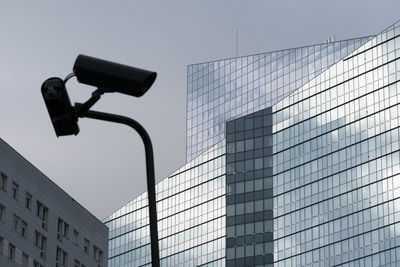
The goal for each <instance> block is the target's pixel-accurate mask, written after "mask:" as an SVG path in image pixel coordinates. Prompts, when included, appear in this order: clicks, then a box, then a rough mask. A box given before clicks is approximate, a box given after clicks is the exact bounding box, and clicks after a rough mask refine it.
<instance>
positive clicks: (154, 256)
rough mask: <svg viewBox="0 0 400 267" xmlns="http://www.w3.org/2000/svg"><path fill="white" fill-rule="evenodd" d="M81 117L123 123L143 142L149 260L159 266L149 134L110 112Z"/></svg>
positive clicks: (124, 118) (154, 191)
mask: <svg viewBox="0 0 400 267" xmlns="http://www.w3.org/2000/svg"><path fill="white" fill-rule="evenodd" d="M81 106H82V104H79V103H75V107H76V108H77V109H79V107H81ZM78 116H79V117H81V118H91V119H96V120H102V121H109V122H116V123H120V124H125V125H128V126H130V127H132V128H133V129H135V130H136V131H137V132H138V134H139V135H140V137H141V138H142V140H143V143H144V149H145V153H146V173H147V192H148V197H149V218H150V242H151V243H150V244H151V262H152V266H153V267H159V266H160V255H159V249H158V227H157V203H156V189H155V177H154V176H155V175H154V156H153V145H152V143H151V140H150V136H149V134H148V133H147V132H146V130H145V129H144V128H143V126H142V125H140V124H139V123H138V122H137V121H135V120H133V119H131V118H128V117H124V116H120V115H115V114H110V113H104V112H99V111H91V110H89V111H86V112H84V114H82V113H78Z"/></svg>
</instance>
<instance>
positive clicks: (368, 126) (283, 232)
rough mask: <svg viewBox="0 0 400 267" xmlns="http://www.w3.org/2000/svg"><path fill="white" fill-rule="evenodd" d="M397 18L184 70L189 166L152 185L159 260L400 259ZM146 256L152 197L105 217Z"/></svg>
mask: <svg viewBox="0 0 400 267" xmlns="http://www.w3.org/2000/svg"><path fill="white" fill-rule="evenodd" d="M399 81H400V22H397V23H396V24H394V25H392V26H391V27H389V28H388V29H386V30H385V31H383V32H382V33H380V34H378V35H376V36H371V37H365V38H359V39H353V40H345V41H338V42H330V43H325V44H320V45H314V46H307V47H301V48H295V49H288V50H282V51H277V52H271V53H264V54H258V55H252V56H245V57H239V58H234V59H226V60H219V61H214V62H208V63H201V64H195V65H190V66H189V67H188V123H187V157H188V160H190V161H188V163H187V164H186V165H185V166H183V167H182V168H180V169H179V170H178V171H176V172H175V173H173V174H172V175H170V176H169V177H167V178H165V179H164V180H162V181H161V182H160V183H159V184H158V185H157V187H156V192H157V202H158V204H157V205H158V206H157V209H158V219H159V238H160V241H159V242H160V254H161V255H160V256H161V265H162V266H229V267H231V266H233V267H235V266H237V267H239V266H240V267H242V266H257V267H260V266H279V267H281V266H282V267H283V266H284V267H286V266H398V265H399V264H400V262H399V259H400V209H399V207H400V178H399V177H400V176H399V174H400V160H399V158H400V157H399V155H400V154H399V147H400V139H399V125H400V105H398V103H399V102H400V94H399V93H398V92H399V91H400V90H399V89H400V87H399V86H400V82H399ZM104 222H105V224H106V225H107V226H108V227H109V229H110V240H109V266H110V267H114V266H151V263H150V261H151V258H150V246H149V241H150V238H149V227H148V214H147V194H146V193H143V194H142V195H140V196H139V197H137V198H136V199H134V200H133V201H131V202H130V203H128V204H127V205H125V206H124V207H122V208H121V209H119V210H118V211H116V212H115V213H114V214H112V215H110V216H109V217H108V218H106V219H105V220H104Z"/></svg>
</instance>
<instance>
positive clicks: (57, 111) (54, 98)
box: [41, 77, 79, 137]
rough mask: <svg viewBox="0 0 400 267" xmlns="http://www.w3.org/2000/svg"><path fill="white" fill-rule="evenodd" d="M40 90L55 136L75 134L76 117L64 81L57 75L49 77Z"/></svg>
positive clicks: (76, 130)
mask: <svg viewBox="0 0 400 267" xmlns="http://www.w3.org/2000/svg"><path fill="white" fill-rule="evenodd" d="M41 91H42V95H43V99H44V102H45V104H46V107H47V111H48V112H49V115H50V119H51V123H52V124H53V127H54V130H55V132H56V135H57V137H59V136H65V135H72V134H73V135H77V134H78V133H79V126H78V118H77V117H76V116H75V110H74V108H73V107H72V105H71V101H70V99H69V96H68V92H67V89H66V88H65V83H64V81H63V80H62V79H60V78H57V77H53V78H49V79H47V80H46V81H44V83H43V84H42V88H41Z"/></svg>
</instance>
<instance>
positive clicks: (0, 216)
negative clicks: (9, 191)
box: [0, 204, 6, 222]
mask: <svg viewBox="0 0 400 267" xmlns="http://www.w3.org/2000/svg"><path fill="white" fill-rule="evenodd" d="M5 217H6V207H4V206H3V205H1V204H0V222H4V220H5Z"/></svg>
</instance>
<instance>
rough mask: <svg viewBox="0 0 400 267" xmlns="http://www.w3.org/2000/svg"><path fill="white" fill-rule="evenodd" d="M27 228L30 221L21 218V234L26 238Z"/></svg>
mask: <svg viewBox="0 0 400 267" xmlns="http://www.w3.org/2000/svg"><path fill="white" fill-rule="evenodd" d="M27 229H28V223H27V222H25V221H24V220H21V226H20V229H19V234H20V235H21V236H22V237H25V238H26V232H27Z"/></svg>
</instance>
